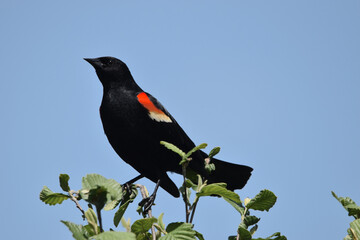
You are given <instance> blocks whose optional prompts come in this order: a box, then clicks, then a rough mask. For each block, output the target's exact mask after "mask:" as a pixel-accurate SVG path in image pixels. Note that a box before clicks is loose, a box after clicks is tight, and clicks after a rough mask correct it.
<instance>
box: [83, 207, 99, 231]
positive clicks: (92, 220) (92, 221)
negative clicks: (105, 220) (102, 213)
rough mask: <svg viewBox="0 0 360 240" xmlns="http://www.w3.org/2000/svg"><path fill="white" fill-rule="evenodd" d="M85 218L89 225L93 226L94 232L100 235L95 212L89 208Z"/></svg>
mask: <svg viewBox="0 0 360 240" xmlns="http://www.w3.org/2000/svg"><path fill="white" fill-rule="evenodd" d="M85 218H86V219H87V221H88V223H89V225H90V226H91V228H92V230H93V232H94V233H95V235H96V234H98V225H97V222H98V220H97V217H96V214H95V212H94V210H92V209H91V208H89V209H88V210H87V211H86V212H85Z"/></svg>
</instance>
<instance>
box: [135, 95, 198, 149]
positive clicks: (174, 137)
mask: <svg viewBox="0 0 360 240" xmlns="http://www.w3.org/2000/svg"><path fill="white" fill-rule="evenodd" d="M137 99H138V102H139V103H140V104H141V106H142V107H143V108H145V109H146V110H147V111H148V117H149V119H150V120H152V121H151V125H152V128H151V129H154V130H156V131H157V132H156V134H157V135H159V137H162V139H160V140H163V141H168V142H170V143H172V144H174V145H175V146H177V147H179V148H180V149H181V150H183V151H189V150H191V149H192V148H193V147H195V144H194V143H193V142H192V141H191V139H190V138H189V137H188V136H187V134H186V133H185V131H184V130H183V129H182V128H181V127H180V125H179V124H178V123H177V122H176V120H175V119H174V118H173V117H172V116H171V114H170V113H169V112H168V111H167V110H166V109H165V108H164V107H163V105H162V104H161V103H160V102H159V101H158V100H157V99H156V98H155V97H153V96H152V95H151V94H149V93H146V92H140V93H138V94H137Z"/></svg>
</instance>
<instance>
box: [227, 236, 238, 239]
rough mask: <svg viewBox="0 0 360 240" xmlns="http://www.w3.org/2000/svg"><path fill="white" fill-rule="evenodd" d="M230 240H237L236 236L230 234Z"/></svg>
mask: <svg viewBox="0 0 360 240" xmlns="http://www.w3.org/2000/svg"><path fill="white" fill-rule="evenodd" d="M228 240H236V236H229V237H228Z"/></svg>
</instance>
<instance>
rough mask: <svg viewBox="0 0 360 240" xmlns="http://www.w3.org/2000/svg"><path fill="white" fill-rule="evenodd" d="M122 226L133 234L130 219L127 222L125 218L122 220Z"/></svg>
mask: <svg viewBox="0 0 360 240" xmlns="http://www.w3.org/2000/svg"><path fill="white" fill-rule="evenodd" d="M121 225H122V226H123V227H124V228H125V229H126V231H127V232H131V223H130V218H129V219H128V220H127V221H126V220H125V218H124V217H122V218H121Z"/></svg>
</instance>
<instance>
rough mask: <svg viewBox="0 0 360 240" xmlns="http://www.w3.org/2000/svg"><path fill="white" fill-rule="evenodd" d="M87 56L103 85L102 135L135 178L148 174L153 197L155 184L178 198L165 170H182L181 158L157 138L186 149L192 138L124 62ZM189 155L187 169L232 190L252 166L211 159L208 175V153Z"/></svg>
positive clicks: (193, 145)
mask: <svg viewBox="0 0 360 240" xmlns="http://www.w3.org/2000/svg"><path fill="white" fill-rule="evenodd" d="M85 60H86V61H87V62H89V63H90V64H91V65H92V66H93V67H94V68H95V70H96V73H97V75H98V77H99V79H100V81H101V83H102V85H103V90H104V92H103V99H102V103H101V106H100V116H101V121H102V124H103V127H104V131H105V134H106V136H107V138H108V140H109V142H110V144H111V146H112V147H113V148H114V150H115V151H116V153H117V154H118V155H119V156H120V157H121V158H122V159H123V160H124V161H125V162H127V163H128V164H130V165H131V166H132V167H133V168H135V169H136V170H137V171H138V172H139V173H140V176H138V177H136V178H134V179H133V180H137V179H140V178H142V177H146V178H148V179H150V180H151V181H153V182H154V183H156V187H155V191H154V193H153V195H152V197H153V198H152V200H154V199H155V194H156V190H157V188H158V186H160V187H162V188H163V189H165V190H166V191H167V192H168V193H170V194H171V195H172V196H174V197H179V196H180V194H179V190H178V188H177V187H176V185H175V183H174V182H173V181H172V180H171V179H170V178H169V177H168V175H167V172H168V171H170V172H175V173H178V174H181V173H182V169H181V166H180V165H179V162H180V157H179V156H178V155H177V154H176V153H174V152H172V151H170V150H168V149H166V148H165V147H164V146H163V145H161V144H160V141H166V142H170V143H172V144H174V145H175V146H177V147H178V148H180V149H181V150H183V151H184V152H188V151H190V150H191V149H192V148H194V147H195V144H194V143H193V141H191V139H190V138H189V137H188V135H187V134H186V133H185V132H184V130H183V129H182V128H181V127H180V125H179V124H178V123H177V122H176V120H175V119H174V118H173V117H172V116H171V115H170V113H169V112H168V111H167V110H166V109H165V108H164V107H163V106H162V105H161V104H160V102H159V101H158V100H157V99H156V98H154V97H153V96H151V95H150V94H149V93H147V92H144V91H143V90H142V89H141V88H140V87H139V86H138V85H137V84H136V82H135V81H134V79H133V77H132V75H131V73H130V71H129V69H128V67H127V66H126V64H125V63H124V62H122V61H121V60H119V59H117V58H113V57H100V58H85ZM191 157H192V161H190V164H189V168H190V169H191V170H193V171H195V172H196V173H198V174H200V175H201V176H203V177H205V178H206V179H208V181H209V182H210V183H211V182H224V183H226V184H227V188H228V189H230V190H234V189H241V188H243V187H244V186H245V184H246V182H247V181H248V179H249V177H250V175H251V171H252V170H253V169H252V168H251V167H248V166H244V165H238V164H233V163H228V162H224V161H221V160H218V159H215V158H213V159H212V160H211V161H212V163H214V164H215V171H213V172H212V173H211V174H210V175H209V174H208V173H207V172H206V171H205V168H204V159H205V158H207V157H208V155H207V154H206V153H204V152H203V151H197V152H195V153H194V154H193V155H192V156H191ZM131 182H133V181H131ZM151 204H152V203H151ZM150 207H151V205H150Z"/></svg>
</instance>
